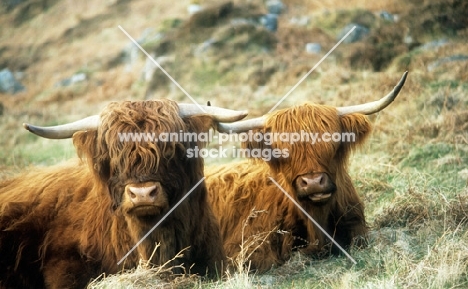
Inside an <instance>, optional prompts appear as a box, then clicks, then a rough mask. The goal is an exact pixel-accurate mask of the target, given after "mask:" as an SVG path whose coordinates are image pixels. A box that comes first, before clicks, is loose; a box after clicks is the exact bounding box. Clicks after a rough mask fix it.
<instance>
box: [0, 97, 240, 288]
mask: <svg viewBox="0 0 468 289" xmlns="http://www.w3.org/2000/svg"><path fill="white" fill-rule="evenodd" d="M204 109H205V110H206V111H207V113H203V112H202V111H201V110H200V108H199V107H195V106H194V105H183V104H180V105H178V104H177V103H175V102H173V101H169V100H155V101H142V102H132V101H126V102H118V103H117V102H116V103H111V104H110V105H108V106H107V107H106V109H105V110H104V111H103V112H102V113H101V115H100V116H92V117H88V118H86V119H84V120H81V121H77V122H75V123H71V124H66V125H61V126H57V127H48V128H43V127H36V126H32V125H25V127H26V128H27V129H28V130H30V131H32V132H34V133H36V134H38V135H41V136H44V137H47V138H70V137H72V138H73V143H74V146H75V147H76V149H77V152H78V155H79V156H80V159H78V160H76V161H70V162H68V163H67V164H64V165H57V166H54V167H50V168H45V169H34V170H31V171H30V172H27V173H24V174H21V175H19V176H17V177H15V178H13V179H9V180H5V181H3V182H1V183H0V256H1V257H0V288H43V287H45V288H83V287H85V286H86V285H87V284H88V283H89V281H90V280H91V279H92V278H96V277H98V276H99V275H100V274H102V273H106V274H111V273H117V272H119V271H120V270H122V269H127V268H134V267H136V266H137V265H138V264H139V261H140V260H144V261H146V262H149V263H150V264H154V265H162V264H164V263H166V262H168V263H169V265H170V266H174V268H175V269H174V271H175V272H176V273H183V272H184V271H185V272H187V273H197V274H200V275H205V273H208V274H209V276H213V277H215V276H217V274H222V269H221V266H222V264H223V261H224V260H225V254H224V251H223V247H222V241H221V238H220V234H219V226H218V223H217V220H216V219H215V217H214V215H213V212H212V210H211V209H210V206H209V205H208V203H207V190H206V186H205V183H204V182H201V183H199V181H201V180H202V178H203V160H202V159H200V158H188V157H187V155H186V151H187V150H188V149H189V148H193V147H195V146H203V143H201V142H199V141H197V140H187V141H184V140H172V141H167V142H156V141H153V142H150V141H147V142H145V141H140V142H138V141H122V139H119V133H120V134H121V133H135V132H143V133H146V132H147V133H155V134H156V135H160V134H162V133H168V132H176V133H180V132H189V133H200V132H207V131H208V130H209V129H210V127H212V126H213V127H214V125H215V123H216V122H218V121H227V122H230V121H235V120H238V119H241V118H243V117H244V116H245V113H244V112H236V111H231V110H226V109H221V108H215V107H206V106H205V107H204ZM197 183H199V184H198V185H197ZM192 188H194V190H193V191H192V192H191V194H189V195H188V197H187V198H186V199H185V200H184V201H183V202H181V203H180V205H179V206H178V207H177V208H175V209H174V210H173V211H172V213H171V214H169V215H168V216H167V218H166V219H163V216H164V215H165V214H166V213H167V212H168V211H170V210H171V209H173V208H174V205H175V204H176V203H177V202H178V201H179V200H182V198H183V197H184V196H185V195H186V194H187V193H188V192H189V191H190V190H191V189H192ZM160 220H163V221H162V223H161V224H160V225H159V226H158V227H157V228H156V229H155V230H154V231H152V232H151V234H149V236H147V238H145V239H144V240H143V242H142V243H141V244H140V245H139V246H138V247H137V249H136V250H134V251H133V252H132V253H131V254H129V255H128V257H127V258H126V259H125V260H124V261H123V262H122V263H120V262H119V260H121V258H123V257H124V256H125V255H126V254H127V253H128V252H130V250H131V249H132V247H133V246H135V245H136V244H137V242H138V241H140V240H141V239H142V238H143V236H144V235H145V234H146V233H148V232H149V231H150V229H152V228H153V226H154V225H155V224H156V223H157V222H159V221H160ZM157 244H158V246H157ZM155 248H157V249H155ZM183 250H184V251H183ZM180 251H183V252H182V253H183V256H182V257H181V258H176V259H174V257H175V256H176V255H177V254H178V253H179V252H180ZM170 260H172V261H170ZM169 261H170V262H169ZM118 263H120V264H118ZM184 267H185V269H184Z"/></svg>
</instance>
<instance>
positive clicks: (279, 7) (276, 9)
mask: <svg viewBox="0 0 468 289" xmlns="http://www.w3.org/2000/svg"><path fill="white" fill-rule="evenodd" d="M265 5H266V8H267V10H268V13H270V14H276V15H279V14H281V12H283V10H284V4H283V2H281V0H268V1H266V3H265Z"/></svg>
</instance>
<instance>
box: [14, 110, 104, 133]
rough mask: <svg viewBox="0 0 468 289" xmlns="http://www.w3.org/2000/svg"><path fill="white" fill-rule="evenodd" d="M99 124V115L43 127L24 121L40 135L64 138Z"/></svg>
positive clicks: (95, 127) (33, 131) (29, 128)
mask: <svg viewBox="0 0 468 289" xmlns="http://www.w3.org/2000/svg"><path fill="white" fill-rule="evenodd" d="M99 124H100V119H99V115H92V116H88V117H86V118H83V119H80V120H77V121H75V122H71V123H67V124H62V125H57V126H49V127H42V126H35V125H32V124H28V123H23V127H24V128H25V129H27V130H29V131H30V132H32V133H34V134H36V135H38V136H42V137H45V138H50V139H64V138H71V137H72V136H73V134H74V133H75V132H77V131H84V130H93V129H97V128H98V127H99Z"/></svg>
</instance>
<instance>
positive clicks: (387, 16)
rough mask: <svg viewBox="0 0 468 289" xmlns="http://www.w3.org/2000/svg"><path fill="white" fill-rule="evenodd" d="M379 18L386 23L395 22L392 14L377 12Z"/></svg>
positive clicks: (383, 11)
mask: <svg viewBox="0 0 468 289" xmlns="http://www.w3.org/2000/svg"><path fill="white" fill-rule="evenodd" d="M379 17H380V18H382V19H383V20H386V21H391V22H395V17H394V16H393V14H392V13H390V12H388V11H385V10H382V11H380V12H379Z"/></svg>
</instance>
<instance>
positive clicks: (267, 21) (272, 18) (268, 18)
mask: <svg viewBox="0 0 468 289" xmlns="http://www.w3.org/2000/svg"><path fill="white" fill-rule="evenodd" d="M260 23H261V24H262V25H263V26H265V28H266V29H268V30H270V31H272V32H275V31H276V30H277V29H278V16H277V15H276V14H266V15H263V16H262V17H261V18H260Z"/></svg>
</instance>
